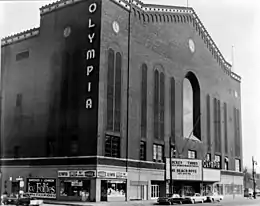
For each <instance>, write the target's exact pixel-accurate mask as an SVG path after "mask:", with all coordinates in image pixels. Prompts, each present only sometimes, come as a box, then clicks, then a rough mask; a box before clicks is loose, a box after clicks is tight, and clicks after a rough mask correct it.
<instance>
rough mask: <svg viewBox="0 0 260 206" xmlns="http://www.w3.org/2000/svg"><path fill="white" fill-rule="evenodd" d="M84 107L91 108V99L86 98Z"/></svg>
mask: <svg viewBox="0 0 260 206" xmlns="http://www.w3.org/2000/svg"><path fill="white" fill-rule="evenodd" d="M86 108H87V109H91V108H92V99H87V100H86Z"/></svg>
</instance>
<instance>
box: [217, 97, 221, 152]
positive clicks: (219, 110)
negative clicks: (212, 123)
mask: <svg viewBox="0 0 260 206" xmlns="http://www.w3.org/2000/svg"><path fill="white" fill-rule="evenodd" d="M217 116H218V152H221V108H220V100H218V114H217Z"/></svg>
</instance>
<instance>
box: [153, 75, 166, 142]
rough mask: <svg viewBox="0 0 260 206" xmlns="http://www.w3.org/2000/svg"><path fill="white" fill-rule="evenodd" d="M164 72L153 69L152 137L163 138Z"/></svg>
mask: <svg viewBox="0 0 260 206" xmlns="http://www.w3.org/2000/svg"><path fill="white" fill-rule="evenodd" d="M164 81H165V80H164V74H163V72H160V73H159V72H158V70H155V74H154V138H156V139H162V140H163V139H164V96H165V95H164V93H165V89H164V87H165V84H164Z"/></svg>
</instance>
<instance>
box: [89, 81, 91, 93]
mask: <svg viewBox="0 0 260 206" xmlns="http://www.w3.org/2000/svg"><path fill="white" fill-rule="evenodd" d="M90 90H91V82H89V83H88V92H90Z"/></svg>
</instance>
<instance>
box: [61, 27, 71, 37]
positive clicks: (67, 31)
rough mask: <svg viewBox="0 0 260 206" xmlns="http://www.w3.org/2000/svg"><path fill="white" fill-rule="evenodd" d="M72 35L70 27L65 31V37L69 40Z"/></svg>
mask: <svg viewBox="0 0 260 206" xmlns="http://www.w3.org/2000/svg"><path fill="white" fill-rule="evenodd" d="M70 33H71V28H70V27H69V26H68V27H66V28H65V29H64V32H63V35H64V37H65V38H67V37H68V36H69V35H70Z"/></svg>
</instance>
